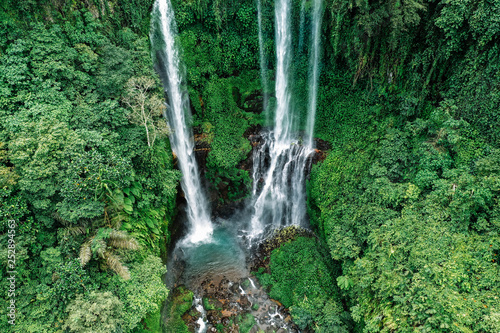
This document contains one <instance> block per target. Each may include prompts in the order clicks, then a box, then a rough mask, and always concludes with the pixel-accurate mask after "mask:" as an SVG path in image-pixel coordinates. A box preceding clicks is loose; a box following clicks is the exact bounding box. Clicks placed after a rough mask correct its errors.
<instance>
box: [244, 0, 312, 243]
mask: <svg viewBox="0 0 500 333" xmlns="http://www.w3.org/2000/svg"><path fill="white" fill-rule="evenodd" d="M291 16H292V15H291V6H290V1H289V0H277V1H276V4H275V29H276V33H275V35H276V88H275V90H276V111H275V118H274V127H273V128H272V129H271V130H269V131H268V132H263V133H261V134H262V144H261V145H260V146H257V147H256V148H255V149H254V152H253V154H254V160H253V161H254V164H253V165H254V170H253V182H254V186H253V197H254V201H253V206H254V213H253V216H252V218H251V221H250V227H251V231H250V233H249V236H250V238H251V239H259V238H261V237H262V236H263V235H265V233H266V231H267V230H269V229H276V228H279V227H282V226H289V225H301V224H302V223H303V221H304V220H305V216H306V206H305V199H306V195H305V170H306V167H307V165H308V161H309V159H308V157H309V155H310V154H311V153H312V152H313V151H314V150H313V149H312V148H313V140H312V132H313V128H314V121H312V124H311V125H310V126H309V121H308V129H307V144H306V145H302V144H301V142H300V141H301V140H300V137H299V135H298V133H297V123H296V116H295V115H294V112H293V111H294V110H293V108H292V105H291V101H292V96H291V91H290V90H291V89H290V86H291V85H290V76H291V74H290V71H291V70H290V65H291V62H292V56H293V52H292V29H291V24H290V17H291ZM301 33H302V32H301ZM316 53H318V52H316ZM318 59H319V57H318V56H317V57H316V60H315V61H313V63H314V64H315V66H313V69H314V68H316V70H314V71H313V74H314V75H316V76H315V82H317V73H318V71H317V60H318ZM314 97H315V96H314ZM313 107H314V108H315V107H316V106H315V103H314V105H313ZM309 112H310V113H311V110H309ZM312 117H314V114H313V115H312ZM309 127H311V128H309Z"/></svg>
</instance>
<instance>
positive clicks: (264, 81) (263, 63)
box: [257, 0, 269, 123]
mask: <svg viewBox="0 0 500 333" xmlns="http://www.w3.org/2000/svg"><path fill="white" fill-rule="evenodd" d="M260 2H261V0H257V22H258V24H259V55H260V57H259V59H260V78H261V81H262V90H263V94H262V95H263V99H264V112H265V113H266V118H269V112H268V110H267V106H268V103H269V89H268V87H269V86H268V83H267V65H266V64H267V61H266V54H265V52H264V37H263V35H262V9H261V4H260ZM266 120H267V123H269V119H266Z"/></svg>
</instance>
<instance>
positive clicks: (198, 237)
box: [151, 0, 213, 243]
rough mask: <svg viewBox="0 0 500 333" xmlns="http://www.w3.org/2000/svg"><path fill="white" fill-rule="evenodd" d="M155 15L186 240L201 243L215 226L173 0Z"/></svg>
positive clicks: (160, 1) (164, 0)
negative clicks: (204, 186) (206, 193)
mask: <svg viewBox="0 0 500 333" xmlns="http://www.w3.org/2000/svg"><path fill="white" fill-rule="evenodd" d="M153 15H155V16H156V17H155V18H154V19H153V23H154V25H153V27H152V29H151V41H152V44H153V45H162V48H161V49H158V50H156V52H153V58H154V59H156V63H157V64H159V66H158V71H159V73H160V76H161V78H162V81H163V85H164V87H165V92H166V94H167V96H168V101H169V104H168V105H167V110H166V118H167V120H168V123H169V125H170V127H171V129H172V133H171V135H170V144H171V145H172V150H173V151H174V152H175V154H176V155H177V160H178V165H179V168H180V170H181V172H182V181H181V186H182V189H183V191H184V194H185V197H186V201H187V216H188V220H189V223H190V228H191V229H190V231H189V234H188V236H187V238H186V242H187V243H198V242H202V241H207V240H208V239H210V236H211V234H212V231H213V227H212V223H211V221H210V215H209V213H208V205H207V200H206V199H205V196H204V195H203V193H204V192H203V191H202V187H201V183H200V177H199V173H198V166H197V164H196V159H195V155H194V151H193V148H194V144H193V134H192V131H191V129H190V127H188V124H187V120H188V117H190V110H189V98H188V96H187V92H186V88H185V87H183V83H184V82H183V80H184V77H185V75H184V71H183V70H182V67H181V62H180V59H179V49H178V48H177V46H176V43H175V37H176V35H177V26H176V23H175V17H174V12H173V9H172V4H171V3H170V0H157V1H156V2H155V5H154V8H153ZM153 49H154V48H153Z"/></svg>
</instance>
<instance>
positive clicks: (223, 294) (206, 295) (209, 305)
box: [183, 277, 299, 333]
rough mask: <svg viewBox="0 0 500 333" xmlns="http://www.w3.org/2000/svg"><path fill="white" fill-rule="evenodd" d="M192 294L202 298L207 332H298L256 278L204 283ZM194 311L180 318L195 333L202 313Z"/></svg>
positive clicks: (283, 309) (286, 313) (285, 312)
mask: <svg viewBox="0 0 500 333" xmlns="http://www.w3.org/2000/svg"><path fill="white" fill-rule="evenodd" d="M195 294H197V295H198V297H201V298H202V299H203V307H204V310H205V311H206V324H207V332H224V333H229V332H234V333H236V332H242V333H262V332H264V333H271V332H288V333H297V332H299V331H298V328H297V327H296V326H295V325H294V324H293V322H292V320H291V317H290V315H289V314H288V312H287V311H286V309H285V308H284V307H283V306H281V304H279V302H277V301H275V300H272V299H270V298H269V297H268V295H267V293H266V292H265V291H264V290H263V289H262V288H261V287H260V286H259V284H258V282H257V279H255V278H252V277H250V278H243V279H240V280H238V281H230V280H228V279H227V278H226V277H222V278H219V279H218V280H215V279H214V280H205V281H203V282H202V283H201V285H200V287H199V289H198V290H196V291H195ZM193 309H194V308H193ZM193 309H191V311H189V312H188V313H187V314H186V315H185V316H184V317H183V319H185V321H186V322H187V325H188V327H189V329H190V331H191V332H197V329H198V328H199V325H198V324H197V323H196V321H197V320H198V318H199V315H201V314H200V313H199V312H197V311H193Z"/></svg>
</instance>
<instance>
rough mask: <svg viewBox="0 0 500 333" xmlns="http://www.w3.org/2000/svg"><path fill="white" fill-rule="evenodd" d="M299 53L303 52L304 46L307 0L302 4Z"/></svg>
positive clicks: (303, 0)
mask: <svg viewBox="0 0 500 333" xmlns="http://www.w3.org/2000/svg"><path fill="white" fill-rule="evenodd" d="M299 22H300V23H299V52H302V48H303V46H304V33H305V32H304V30H305V23H306V0H302V3H301V4H300V21H299Z"/></svg>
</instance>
